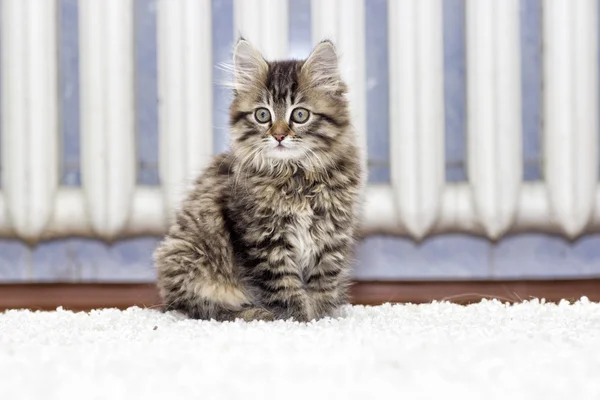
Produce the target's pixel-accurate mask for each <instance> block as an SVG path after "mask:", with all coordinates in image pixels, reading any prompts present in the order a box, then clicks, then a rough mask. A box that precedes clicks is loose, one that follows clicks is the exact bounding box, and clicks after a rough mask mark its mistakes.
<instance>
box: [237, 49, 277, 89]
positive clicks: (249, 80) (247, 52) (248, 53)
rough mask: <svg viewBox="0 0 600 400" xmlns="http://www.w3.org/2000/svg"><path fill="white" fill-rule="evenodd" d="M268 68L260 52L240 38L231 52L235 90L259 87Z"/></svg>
mask: <svg viewBox="0 0 600 400" xmlns="http://www.w3.org/2000/svg"><path fill="white" fill-rule="evenodd" d="M268 70H269V66H268V64H267V62H266V61H265V59H264V58H263V56H262V55H261V54H260V52H259V51H258V50H257V49H256V48H255V47H254V46H252V44H250V42H248V41H247V40H245V39H244V38H240V39H239V40H238V42H237V43H236V45H235V48H234V50H233V71H234V79H235V89H236V90H244V89H248V88H251V87H257V86H259V82H261V81H264V79H266V76H267V72H268Z"/></svg>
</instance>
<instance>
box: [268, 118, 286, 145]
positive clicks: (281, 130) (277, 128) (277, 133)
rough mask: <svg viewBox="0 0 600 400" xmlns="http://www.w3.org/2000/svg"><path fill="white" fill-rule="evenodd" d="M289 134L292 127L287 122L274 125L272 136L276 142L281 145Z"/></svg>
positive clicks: (278, 122)
mask: <svg viewBox="0 0 600 400" xmlns="http://www.w3.org/2000/svg"><path fill="white" fill-rule="evenodd" d="M289 132H290V127H289V126H288V125H287V124H286V123H285V122H281V121H277V122H275V123H274V124H273V127H272V128H271V136H273V137H274V138H275V140H277V141H278V142H280V143H281V141H283V139H285V137H286V136H287V135H288V134H289Z"/></svg>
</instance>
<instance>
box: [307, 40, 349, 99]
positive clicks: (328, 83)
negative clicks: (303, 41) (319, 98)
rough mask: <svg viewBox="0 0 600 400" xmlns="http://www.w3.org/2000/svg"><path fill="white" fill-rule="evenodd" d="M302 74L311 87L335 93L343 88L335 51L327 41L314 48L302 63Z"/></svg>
mask: <svg viewBox="0 0 600 400" xmlns="http://www.w3.org/2000/svg"><path fill="white" fill-rule="evenodd" d="M302 72H303V73H304V74H306V77H307V78H308V79H309V80H310V81H311V86H313V87H315V86H316V87H319V88H322V89H324V90H334V91H335V90H338V89H339V88H340V86H343V84H342V78H341V75H340V68H339V61H338V55H337V51H336V49H335V46H334V45H333V43H332V42H331V41H329V40H324V41H322V42H320V43H319V44H317V46H315V49H314V50H313V52H312V53H311V54H310V56H309V57H308V59H307V60H306V61H305V62H304V65H303V66H302Z"/></svg>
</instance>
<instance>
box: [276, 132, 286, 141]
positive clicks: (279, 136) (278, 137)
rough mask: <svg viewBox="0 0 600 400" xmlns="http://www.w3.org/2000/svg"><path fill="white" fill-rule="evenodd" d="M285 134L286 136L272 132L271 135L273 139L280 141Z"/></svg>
mask: <svg viewBox="0 0 600 400" xmlns="http://www.w3.org/2000/svg"><path fill="white" fill-rule="evenodd" d="M286 136H287V134H274V135H273V137H274V138H275V140H277V141H278V142H281V141H282V140H283V139H285V137H286Z"/></svg>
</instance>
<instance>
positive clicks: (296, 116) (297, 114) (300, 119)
mask: <svg viewBox="0 0 600 400" xmlns="http://www.w3.org/2000/svg"><path fill="white" fill-rule="evenodd" d="M309 115H310V112H309V111H308V110H307V109H306V108H302V107H298V108H295V109H294V111H292V121H294V122H295V123H297V124H303V123H305V122H306V121H308V117H309Z"/></svg>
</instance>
